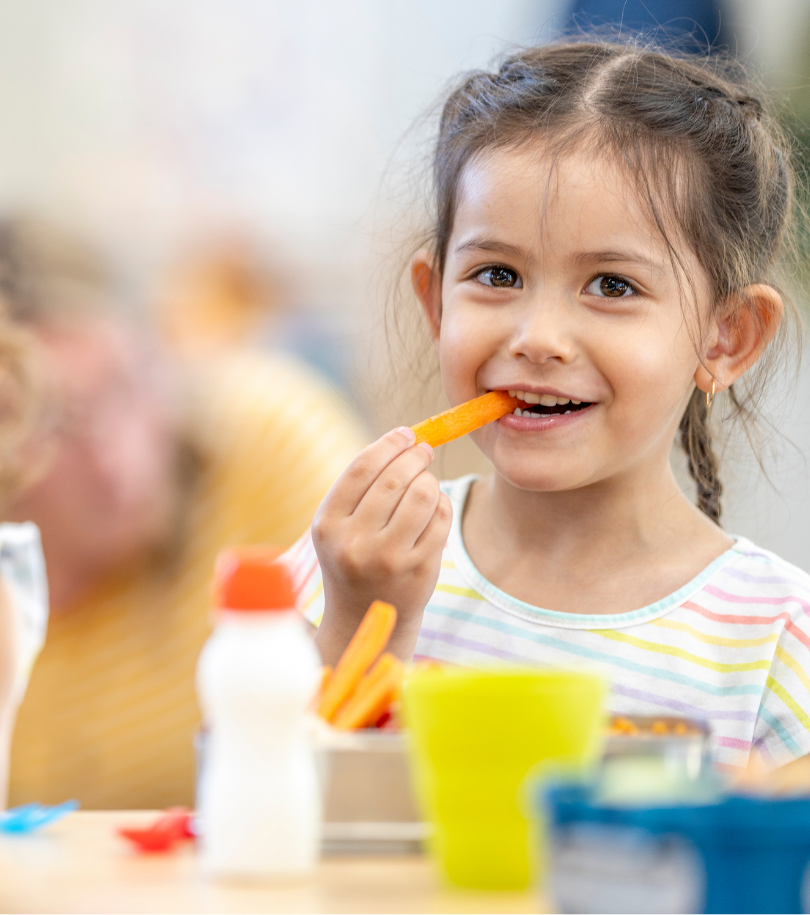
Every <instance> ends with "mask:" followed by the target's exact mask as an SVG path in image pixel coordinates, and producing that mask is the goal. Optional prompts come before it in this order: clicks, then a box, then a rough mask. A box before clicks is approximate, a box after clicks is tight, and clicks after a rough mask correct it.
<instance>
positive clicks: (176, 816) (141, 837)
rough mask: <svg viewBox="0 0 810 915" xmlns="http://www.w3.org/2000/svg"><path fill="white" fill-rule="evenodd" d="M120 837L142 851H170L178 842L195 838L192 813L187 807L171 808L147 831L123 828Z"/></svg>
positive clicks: (120, 829) (120, 830) (148, 827)
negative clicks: (192, 828)
mask: <svg viewBox="0 0 810 915" xmlns="http://www.w3.org/2000/svg"><path fill="white" fill-rule="evenodd" d="M118 835H119V836H121V837H122V838H124V839H127V840H128V841H130V842H132V843H133V845H135V846H137V848H138V849H139V850H140V851H146V852H158V851H169V850H171V849H172V848H174V846H175V845H177V843H178V842H183V841H185V840H187V839H193V838H194V833H193V832H192V831H191V811H190V810H188V809H187V808H185V807H171V808H169V809H168V810H166V811H165V812H164V813H163V814H162V815H161V816H159V817H158V818H157V820H155V822H154V823H152V825H151V826H147V827H146V829H138V828H134V827H127V826H121V827H119V829H118Z"/></svg>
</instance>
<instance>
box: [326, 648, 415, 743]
mask: <svg viewBox="0 0 810 915" xmlns="http://www.w3.org/2000/svg"><path fill="white" fill-rule="evenodd" d="M404 675H405V668H404V665H403V663H402V661H400V660H399V658H395V657H394V655H392V654H388V653H387V652H386V653H385V654H384V655H382V656H381V657H380V659H379V661H377V663H376V664H375V665H374V667H372V668H371V670H370V671H369V672H368V673H367V674H366V675H365V677H363V679H362V680H361V681H360V683H359V684H358V686H357V689H356V690H355V691H354V693H352V695H351V696H349V698H348V699H347V701H346V702H345V703H344V704H343V705H342V706H341V707H340V708H339V709H338V711H337V714H336V715H335V718H334V721H333V724H334V726H335V727H336V728H340V729H341V730H346V731H348V730H353V729H354V728H365V727H370V726H371V725H372V724H375V723H376V722H377V721H378V720H379V718H380V716H381V715H382V713H383V712H384V711H385V710H386V709H387V708H388V706H389V705H390V704H391V702H392V700H393V699H394V698H396V696H397V693H398V692H399V689H400V686H401V685H402V678H403V677H404Z"/></svg>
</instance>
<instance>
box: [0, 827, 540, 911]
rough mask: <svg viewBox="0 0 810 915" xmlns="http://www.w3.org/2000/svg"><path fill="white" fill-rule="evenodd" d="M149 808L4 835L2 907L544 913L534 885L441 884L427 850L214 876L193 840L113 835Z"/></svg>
mask: <svg viewBox="0 0 810 915" xmlns="http://www.w3.org/2000/svg"><path fill="white" fill-rule="evenodd" d="M156 815H157V814H155V813H154V812H150V811H135V812H132V811H127V812H121V811H116V812H111V811H103V812H84V811H80V812H77V813H73V814H70V815H69V816H67V817H66V818H65V819H64V820H62V821H60V822H59V823H55V824H54V825H53V826H51V827H48V828H46V829H44V830H43V831H42V832H41V833H36V834H34V835H31V836H11V835H5V834H0V912H112V913H117V912H234V913H237V912H358V913H360V912H448V913H450V912H547V911H549V909H548V908H546V907H545V902H544V900H542V899H541V898H540V897H539V896H538V895H537V894H536V893H535V892H534V891H526V892H518V893H482V892H472V891H462V890H454V889H449V888H446V887H443V886H442V885H441V884H440V883H439V881H438V880H437V878H436V875H435V873H434V870H433V867H432V865H431V863H430V861H429V859H428V858H426V857H425V856H424V855H401V856H388V855H385V856H383V855H374V856H362V857H360V856H357V857H354V856H348V855H342V856H332V857H327V858H325V859H324V860H323V861H322V862H321V864H320V866H319V867H318V869H317V871H316V872H315V874H314V875H313V877H312V878H311V879H310V880H308V881H306V882H297V883H292V882H291V883H287V884H272V885H263V886H259V885H244V884H227V883H218V882H214V881H211V880H209V879H207V878H206V877H205V876H204V875H202V874H201V873H200V871H199V866H198V862H197V859H196V858H195V855H194V851H193V848H192V846H191V844H190V843H188V844H184V845H183V846H181V847H179V848H178V849H177V850H176V851H173V852H172V853H170V854H161V855H142V854H138V853H137V852H134V851H133V850H132V849H131V848H130V847H129V845H128V844H127V843H125V842H124V841H123V840H122V839H120V838H118V836H117V835H116V834H115V829H116V827H117V826H120V825H134V826H142V825H145V824H147V823H149V822H151V821H152V820H153V819H154V818H155V816H156Z"/></svg>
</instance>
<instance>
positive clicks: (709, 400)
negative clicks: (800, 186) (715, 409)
mask: <svg viewBox="0 0 810 915" xmlns="http://www.w3.org/2000/svg"><path fill="white" fill-rule="evenodd" d="M713 400H714V378H712V389H711V391H707V392H706V409H707V410H708V409H709V407H710V406H711V405H712V401H713Z"/></svg>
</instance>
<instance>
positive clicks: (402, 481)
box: [352, 445, 433, 530]
mask: <svg viewBox="0 0 810 915" xmlns="http://www.w3.org/2000/svg"><path fill="white" fill-rule="evenodd" d="M432 460H433V449H432V448H431V447H430V445H417V446H416V447H415V448H408V449H407V450H406V451H404V452H403V453H402V454H400V455H398V456H397V457H396V458H394V460H393V461H391V462H390V463H389V464H388V466H387V467H385V468H384V469H383V471H382V472H381V473H380V475H379V476H378V477H377V479H376V480H375V481H374V482H373V483H372V484H371V486H370V487H369V488H368V491H367V492H366V494H365V495H364V496H363V498H362V499H361V500H360V504H359V505H358V506H357V508H356V509H355V511H354V512H353V513H352V520H353V521H357V522H358V523H359V524H362V525H363V526H364V527H367V528H368V529H370V530H381V529H382V528H384V527H385V526H386V524H388V522H389V521H390V520H391V517H392V515H393V514H394V512H395V511H396V509H397V506H398V505H399V503H400V501H401V500H402V498H403V496H404V495H405V493H406V492H407V491H408V488H409V487H410V486H411V484H412V483H413V481H414V480H415V479H416V478H417V477H418V476H419V475H420V474H421V473H424V471H425V468H426V467H427V466H428V465H429V464H430V462H431V461H432Z"/></svg>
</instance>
